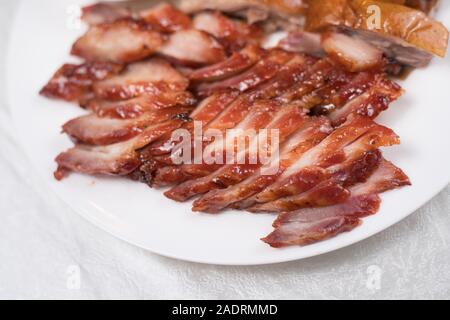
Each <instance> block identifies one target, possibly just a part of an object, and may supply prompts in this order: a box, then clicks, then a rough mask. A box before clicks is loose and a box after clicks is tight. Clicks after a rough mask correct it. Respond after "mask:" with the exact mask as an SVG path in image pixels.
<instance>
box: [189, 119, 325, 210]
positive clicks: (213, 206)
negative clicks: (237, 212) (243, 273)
mask: <svg viewBox="0 0 450 320" xmlns="http://www.w3.org/2000/svg"><path fill="white" fill-rule="evenodd" d="M331 131H332V128H331V125H330V123H329V120H328V119H326V118H325V117H312V118H307V119H305V121H304V123H303V124H302V125H300V126H299V127H298V129H297V131H296V132H295V133H294V134H292V135H291V136H290V137H289V138H288V140H287V141H285V142H284V143H283V145H282V146H281V149H280V154H279V162H278V163H279V169H278V171H277V172H276V173H275V174H267V172H265V171H264V170H262V169H258V170H257V171H256V172H255V173H254V174H253V175H252V176H251V177H249V178H247V179H245V180H243V181H242V182H240V183H238V184H235V185H233V186H230V187H229V188H226V189H217V190H211V191H210V192H208V193H207V194H205V195H204V196H202V197H201V198H199V199H197V200H196V201H195V202H194V207H193V209H194V211H201V212H208V213H217V212H219V211H220V210H222V209H224V208H227V207H229V206H233V207H235V208H240V209H241V208H246V207H248V206H250V205H251V204H253V202H251V203H250V204H244V202H245V200H246V199H248V198H250V197H251V196H253V195H255V194H257V193H259V192H261V191H263V190H264V189H265V188H266V187H267V186H269V185H270V184H272V183H273V182H274V181H275V180H276V179H277V177H279V176H280V175H281V174H282V173H283V172H284V170H286V169H287V168H288V167H289V166H290V165H291V164H292V163H294V162H295V160H296V159H297V158H298V157H299V156H300V155H301V154H303V153H304V152H306V151H307V150H309V149H311V148H312V147H314V146H315V145H317V144H318V143H320V141H322V140H323V139H324V138H325V137H326V136H327V135H328V134H329V133H330V132H331Z"/></svg>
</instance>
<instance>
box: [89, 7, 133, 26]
mask: <svg viewBox="0 0 450 320" xmlns="http://www.w3.org/2000/svg"><path fill="white" fill-rule="evenodd" d="M129 17H131V11H130V10H128V9H127V8H125V7H122V6H118V5H114V4H112V3H105V2H99V3H95V4H91V5H88V6H85V7H83V8H82V9H81V20H82V21H83V22H84V23H86V24H87V25H89V26H95V25H99V24H103V23H111V22H114V21H117V20H120V19H124V18H129Z"/></svg>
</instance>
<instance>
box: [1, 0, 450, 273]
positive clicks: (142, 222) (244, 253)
mask: <svg viewBox="0 0 450 320" xmlns="http://www.w3.org/2000/svg"><path fill="white" fill-rule="evenodd" d="M84 2H85V1H80V0H64V1H63V0H58V1H55V0H40V1H22V3H21V5H20V8H19V10H18V12H17V16H16V19H15V24H14V28H13V33H12V35H11V36H12V38H11V44H10V52H9V60H8V62H7V63H8V66H7V69H8V94H9V103H10V107H11V112H12V116H13V119H14V122H15V125H16V128H17V131H18V135H19V136H20V141H21V143H22V144H23V147H24V148H25V149H26V151H27V154H28V156H29V158H30V160H31V161H32V163H33V165H34V166H35V167H36V169H37V170H38V171H39V172H40V173H41V174H42V176H43V179H44V180H45V182H46V183H47V184H45V185H43V188H44V187H45V188H47V187H48V188H51V189H53V190H54V191H55V192H56V193H57V194H58V195H59V196H60V197H61V198H62V199H64V200H65V201H66V202H67V203H68V204H69V205H71V206H72V207H73V208H74V209H75V210H76V211H77V212H78V213H79V214H81V215H82V216H83V217H85V218H86V219H87V220H89V221H90V222H92V223H93V224H95V225H97V226H98V227H100V228H101V229H103V230H106V231H108V232H109V233H111V234H113V235H115V236H116V237H118V238H121V239H123V240H126V241H128V242H130V243H132V244H135V245H137V246H139V247H142V248H145V249H148V250H150V251H152V252H155V253H158V254H161V255H164V256H168V257H173V258H177V259H183V260H188V261H194V262H201V263H211V264H224V265H256V264H268V263H276V262H283V261H290V260H296V259H301V258H305V257H311V256H314V255H318V254H322V253H325V252H329V251H332V250H336V249H339V248H342V247H345V246H348V245H350V244H353V243H355V242H358V241H361V240H363V239H366V238H368V237H370V236H372V235H374V234H376V233H378V232H380V231H382V230H384V229H386V228H388V227H389V226H391V225H393V224H394V223H396V222H398V221H400V220H402V219H404V218H405V217H406V216H408V215H409V214H411V213H412V212H414V211H415V210H416V209H418V208H419V207H420V206H422V205H423V204H425V203H426V202H427V201H428V200H430V199H431V198H432V197H433V196H434V195H436V194H437V193H438V192H439V191H440V190H442V189H443V188H444V187H445V186H446V185H447V184H448V183H449V181H450V170H449V168H448V165H449V163H450V148H449V142H448V139H449V133H450V125H449V119H450V109H449V107H450V55H449V57H448V58H447V59H446V60H440V59H435V60H434V62H433V64H432V65H431V66H430V67H429V68H427V69H426V70H419V71H416V72H414V74H413V75H412V76H410V77H409V78H408V79H407V81H406V82H404V83H402V85H403V87H404V88H405V89H406V92H407V93H406V94H405V95H404V96H403V97H402V98H401V99H400V101H399V102H397V103H395V104H393V105H392V106H391V108H390V110H388V111H387V112H385V113H384V114H383V115H382V116H381V117H380V118H379V122H381V123H382V124H385V125H388V126H389V127H391V128H393V129H394V130H395V131H396V132H397V133H398V134H399V135H400V136H401V138H402V144H401V146H399V147H394V148H391V149H389V150H386V152H385V155H386V157H387V158H388V159H389V160H392V161H393V162H394V163H395V164H396V165H398V166H399V167H401V168H402V169H404V171H405V172H406V173H407V174H408V175H409V176H410V178H411V181H412V183H413V186H412V187H407V188H403V189H401V190H397V191H392V192H389V193H387V194H385V195H383V205H382V208H381V211H380V212H379V213H378V214H377V215H375V216H373V217H370V218H367V219H365V220H364V223H363V225H362V226H361V227H359V228H357V229H356V230H354V231H353V232H350V233H344V234H342V235H340V236H338V237H336V238H334V239H331V240H328V241H324V242H321V243H317V244H314V245H310V246H307V247H292V248H287V249H282V250H280V249H272V248H270V247H269V246H267V245H266V244H264V243H263V242H261V241H260V240H259V239H260V238H261V237H263V236H265V235H267V234H268V233H269V232H270V231H271V230H272V228H271V223H272V220H274V217H273V216H270V215H251V214H246V213H243V212H227V213H224V214H220V215H206V214H205V215H204V214H194V213H191V212H190V203H187V204H178V203H175V202H173V201H170V200H168V199H166V198H165V197H164V196H163V195H162V192H161V191H157V190H151V189H149V188H148V187H146V186H145V185H143V184H139V183H136V182H132V181H127V180H126V179H114V178H92V177H87V176H82V175H77V174H73V175H72V176H70V178H68V179H66V180H64V181H62V182H56V181H55V180H54V179H53V176H52V173H53V171H54V169H55V163H54V161H53V159H54V157H55V156H56V154H57V153H58V152H60V151H62V150H64V149H66V148H69V147H70V146H71V142H70V141H69V139H68V138H67V137H66V136H64V135H61V134H60V126H61V125H62V124H63V123H64V122H65V121H67V120H69V119H71V118H73V117H75V116H78V115H81V114H82V113H83V111H82V110H80V109H79V108H77V107H76V106H74V105H70V104H66V103H63V102H59V101H56V102H55V101H49V100H47V99H44V98H41V97H39V95H38V92H39V89H40V88H41V87H42V86H43V85H44V84H45V83H46V81H47V80H48V79H49V78H50V76H51V75H52V73H53V72H54V71H55V70H56V68H57V67H59V66H60V65H61V64H62V63H63V62H66V61H72V60H73V58H71V57H69V55H68V51H69V48H70V46H71V44H72V42H73V41H74V40H75V39H76V37H77V36H78V35H80V34H81V33H82V32H83V30H81V29H79V28H78V29H77V28H76V27H77V24H76V23H74V20H73V13H74V12H75V11H76V10H74V9H76V7H74V6H73V5H74V4H76V5H80V4H83V3H84ZM438 17H439V19H440V20H441V21H447V22H448V21H450V3H449V1H443V3H442V5H441V9H440V11H439V15H438ZM74 27H75V28H74ZM398 241H402V239H398Z"/></svg>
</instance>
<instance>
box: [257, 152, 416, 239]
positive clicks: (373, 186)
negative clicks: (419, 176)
mask: <svg viewBox="0 0 450 320" xmlns="http://www.w3.org/2000/svg"><path fill="white" fill-rule="evenodd" d="M406 185H410V182H409V179H408V177H407V176H406V175H405V174H404V173H403V172H402V171H401V170H400V169H399V168H397V167H395V166H394V165H393V164H392V163H390V162H388V161H386V160H383V161H382V163H381V164H380V166H379V168H378V169H377V170H376V171H375V172H374V173H373V174H372V176H371V177H370V178H369V179H368V180H367V181H365V182H363V183H360V184H357V185H355V186H354V187H352V188H350V192H351V197H350V198H349V199H348V200H347V201H345V202H343V203H339V204H335V205H333V206H327V207H319V208H306V209H301V210H298V211H294V212H288V213H282V214H280V215H279V216H278V218H277V220H276V221H275V222H274V228H275V230H274V231H273V232H272V233H271V234H270V235H268V236H267V237H265V238H264V239H262V240H263V241H264V242H266V243H268V244H269V245H271V246H272V247H275V248H279V247H285V246H290V245H301V246H303V245H308V244H311V243H315V242H318V241H322V240H326V239H329V238H332V237H334V236H336V235H338V234H340V233H342V232H346V231H351V230H352V229H354V228H355V227H357V226H358V225H360V223H361V220H360V218H363V217H366V216H369V215H373V214H375V213H377V212H378V210H379V207H380V203H381V200H380V198H379V196H378V194H379V193H383V192H386V191H389V190H392V189H395V188H399V187H402V186H406Z"/></svg>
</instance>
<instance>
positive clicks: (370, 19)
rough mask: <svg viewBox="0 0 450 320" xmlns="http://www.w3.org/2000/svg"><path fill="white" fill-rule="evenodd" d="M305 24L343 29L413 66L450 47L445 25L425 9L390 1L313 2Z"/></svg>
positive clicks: (312, 29) (309, 28) (311, 28)
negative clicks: (431, 16) (375, 9)
mask: <svg viewBox="0 0 450 320" xmlns="http://www.w3.org/2000/svg"><path fill="white" fill-rule="evenodd" d="M374 7H376V8H378V9H379V11H380V12H379V13H378V15H379V19H378V20H379V21H377V19H375V20H374V16H373V15H374V12H373V8H374ZM371 8H372V9H371ZM305 27H306V30H307V31H310V32H322V31H324V30H327V29H330V28H331V29H338V30H341V31H343V32H346V33H347V34H349V35H351V36H353V37H357V38H359V39H362V40H364V41H366V42H369V43H371V44H372V45H374V46H375V47H378V48H379V49H381V50H383V51H384V53H385V54H386V55H387V56H389V57H390V58H393V59H396V60H397V61H398V62H400V63H403V64H406V65H409V66H413V67H423V66H426V65H427V64H428V63H429V61H430V60H431V57H432V55H433V54H434V55H437V56H440V57H443V56H445V53H446V51H447V46H448V30H447V29H446V28H445V27H444V25H442V24H441V23H439V22H437V21H435V20H434V19H432V18H430V17H428V16H427V15H426V13H424V12H422V11H419V10H416V9H413V8H410V7H407V6H403V5H401V4H398V3H390V2H389V1H376V0H348V1H347V0H317V1H311V2H310V3H309V8H308V12H307V19H306V26H305Z"/></svg>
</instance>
